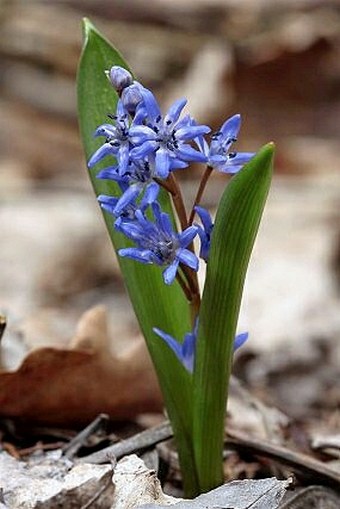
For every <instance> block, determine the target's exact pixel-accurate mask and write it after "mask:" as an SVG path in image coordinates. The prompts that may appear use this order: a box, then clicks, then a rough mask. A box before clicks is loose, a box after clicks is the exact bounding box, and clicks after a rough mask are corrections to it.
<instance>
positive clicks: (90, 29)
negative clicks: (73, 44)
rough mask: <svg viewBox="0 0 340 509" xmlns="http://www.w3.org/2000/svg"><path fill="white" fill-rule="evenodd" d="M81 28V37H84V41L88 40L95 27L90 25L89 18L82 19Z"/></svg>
mask: <svg viewBox="0 0 340 509" xmlns="http://www.w3.org/2000/svg"><path fill="white" fill-rule="evenodd" d="M82 27H83V35H84V39H85V40H86V39H88V37H89V35H90V33H91V32H93V31H95V30H96V29H95V26H94V25H93V23H91V21H90V20H89V18H83V19H82Z"/></svg>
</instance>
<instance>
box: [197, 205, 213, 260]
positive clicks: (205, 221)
mask: <svg viewBox="0 0 340 509" xmlns="http://www.w3.org/2000/svg"><path fill="white" fill-rule="evenodd" d="M195 211H196V212H197V214H198V215H199V218H200V220H201V222H202V225H203V228H202V227H201V226H198V225H196V226H197V228H198V232H197V233H198V235H199V238H200V241H201V248H200V257H201V258H202V259H203V260H204V261H205V262H207V261H208V256H209V251H210V239H211V234H212V231H213V228H214V224H213V222H212V220H211V217H210V214H209V212H208V211H207V210H206V209H204V208H203V207H200V206H199V205H196V207H195Z"/></svg>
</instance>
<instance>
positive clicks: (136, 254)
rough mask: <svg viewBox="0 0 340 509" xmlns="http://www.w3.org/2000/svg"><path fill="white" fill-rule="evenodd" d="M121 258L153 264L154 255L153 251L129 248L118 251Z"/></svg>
mask: <svg viewBox="0 0 340 509" xmlns="http://www.w3.org/2000/svg"><path fill="white" fill-rule="evenodd" d="M118 254H119V256H122V257H123V258H125V257H126V258H132V259H133V260H136V261H137V262H140V263H148V264H150V263H152V261H151V258H150V256H151V255H152V253H151V251H149V250H148V249H139V248H138V247H127V248H124V249H119V250H118Z"/></svg>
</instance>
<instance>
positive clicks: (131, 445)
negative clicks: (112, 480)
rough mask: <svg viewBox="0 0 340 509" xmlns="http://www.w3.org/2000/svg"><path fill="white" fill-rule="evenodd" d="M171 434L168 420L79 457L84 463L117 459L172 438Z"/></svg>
mask: <svg viewBox="0 0 340 509" xmlns="http://www.w3.org/2000/svg"><path fill="white" fill-rule="evenodd" d="M172 436H173V433H172V428H171V425H170V423H169V421H165V422H163V423H162V424H160V425H159V426H155V427H154V428H150V429H147V430H145V431H142V432H141V433H138V434H137V435H134V436H132V437H131V438H127V439H126V440H122V441H121V442H118V443H117V444H113V445H110V446H109V447H106V448H105V449H102V450H101V451H97V452H94V453H92V454H89V455H88V456H84V457H82V458H81V461H82V462H86V463H107V462H108V461H109V458H110V457H112V456H114V457H115V458H117V459H119V458H121V457H122V456H125V455H126V454H132V453H134V452H137V451H140V450H142V449H146V448H148V447H153V446H154V445H156V444H158V443H159V442H164V440H168V439H169V438H172Z"/></svg>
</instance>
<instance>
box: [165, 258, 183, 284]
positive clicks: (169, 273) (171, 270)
mask: <svg viewBox="0 0 340 509" xmlns="http://www.w3.org/2000/svg"><path fill="white" fill-rule="evenodd" d="M178 265H179V260H178V259H176V260H174V261H173V262H172V264H171V265H169V267H168V268H167V269H165V270H164V271H163V280H164V283H165V284H166V285H171V283H173V281H174V279H175V277H176V272H177V269H178Z"/></svg>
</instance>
